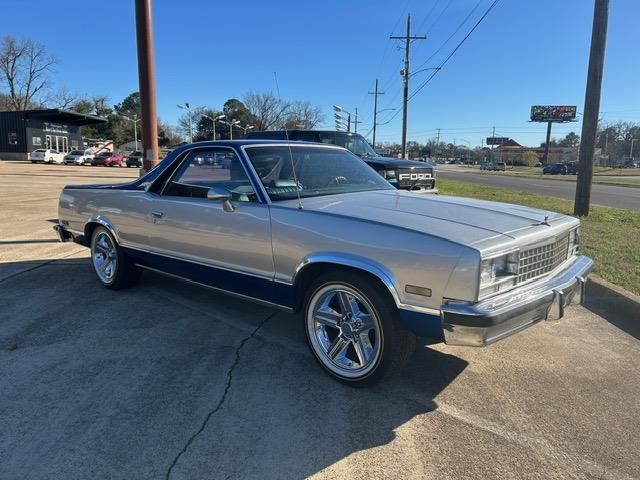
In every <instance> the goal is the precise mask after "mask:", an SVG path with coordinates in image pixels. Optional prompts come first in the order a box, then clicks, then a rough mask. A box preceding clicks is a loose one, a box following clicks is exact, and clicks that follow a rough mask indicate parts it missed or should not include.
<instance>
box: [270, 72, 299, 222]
mask: <svg viewBox="0 0 640 480" xmlns="http://www.w3.org/2000/svg"><path fill="white" fill-rule="evenodd" d="M273 78H274V79H275V81H276V91H277V92H278V100H280V102H282V97H280V87H279V86H278V74H277V73H276V72H273ZM282 126H283V127H284V134H285V136H286V137H287V147H288V148H289V160H291V171H292V172H293V181H294V182H296V194H297V195H298V210H302V198H300V184H299V183H298V176H297V175H296V166H295V164H294V163H293V152H292V151H291V143H290V142H291V140H289V131H288V130H287V122H286V120H285V122H284V123H283V124H282Z"/></svg>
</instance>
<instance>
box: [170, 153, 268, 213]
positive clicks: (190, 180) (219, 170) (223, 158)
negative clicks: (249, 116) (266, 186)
mask: <svg viewBox="0 0 640 480" xmlns="http://www.w3.org/2000/svg"><path fill="white" fill-rule="evenodd" d="M213 187H217V188H223V189H225V190H227V191H228V192H230V193H231V196H232V199H233V200H234V201H236V202H254V203H259V202H258V197H257V195H256V193H255V190H254V189H253V187H252V186H251V182H250V181H249V178H248V177H247V174H246V173H245V171H244V168H243V167H242V163H241V162H240V159H239V158H238V156H237V155H236V153H235V152H234V151H232V150H227V149H207V150H197V151H193V152H191V153H190V154H188V155H187V157H186V158H185V160H184V161H183V163H182V165H180V166H179V167H178V169H177V170H176V173H175V174H174V176H173V178H172V179H171V181H170V182H169V184H168V185H167V186H166V188H165V190H164V192H163V195H164V196H171V197H191V198H207V191H208V190H209V189H210V188H213Z"/></svg>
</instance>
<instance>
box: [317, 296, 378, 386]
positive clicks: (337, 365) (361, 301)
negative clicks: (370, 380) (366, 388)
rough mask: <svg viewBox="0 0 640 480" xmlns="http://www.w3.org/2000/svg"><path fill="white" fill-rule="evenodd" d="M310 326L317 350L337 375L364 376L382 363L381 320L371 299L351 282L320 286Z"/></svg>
mask: <svg viewBox="0 0 640 480" xmlns="http://www.w3.org/2000/svg"><path fill="white" fill-rule="evenodd" d="M306 327H307V330H308V335H309V340H310V343H311V346H312V348H313V350H314V352H315V353H316V355H317V356H318V358H319V359H320V361H321V362H322V363H323V364H324V365H325V366H326V368H328V369H329V370H331V371H332V372H334V373H335V374H337V375H340V376H342V377H347V378H358V377H362V376H365V375H366V374H367V373H369V372H370V371H371V370H372V369H373V368H374V367H375V366H376V365H377V364H378V362H379V359H380V355H381V351H382V342H383V338H382V328H381V323H380V319H379V318H378V315H377V313H376V311H375V309H374V308H373V307H372V306H371V303H370V302H369V301H368V300H367V298H366V297H365V296H364V295H363V294H362V293H360V292H358V291H357V290H355V289H353V288H351V287H349V286H348V285H343V284H331V285H326V286H324V287H322V288H320V289H318V290H317V291H316V292H315V293H314V295H313V297H312V298H311V299H310V302H309V308H308V309H307V318H306Z"/></svg>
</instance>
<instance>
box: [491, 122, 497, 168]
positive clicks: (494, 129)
mask: <svg viewBox="0 0 640 480" xmlns="http://www.w3.org/2000/svg"><path fill="white" fill-rule="evenodd" d="M491 136H492V137H493V138H496V127H493V130H492V132H491ZM493 147H495V145H494V144H493V141H491V161H492V162H493Z"/></svg>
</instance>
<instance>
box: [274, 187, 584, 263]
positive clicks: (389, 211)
mask: <svg viewBox="0 0 640 480" xmlns="http://www.w3.org/2000/svg"><path fill="white" fill-rule="evenodd" d="M302 203H303V209H304V210H305V211H312V212H318V213H324V214H332V215H340V216H346V217H352V218H355V219H360V220H365V221H371V222H376V223H385V224H388V225H392V226H395V227H399V228H403V229H408V230H412V231H418V232H421V233H425V234H427V235H432V236H436V237H440V238H444V239H447V240H450V241H452V242H455V243H458V244H463V245H466V246H471V247H473V248H476V249H478V250H482V251H486V250H492V249H493V248H494V247H498V246H499V247H500V248H504V246H505V244H514V245H519V244H527V243H532V242H534V241H539V240H540V239H542V238H546V237H549V236H553V235H555V234H557V233H559V232H561V231H565V230H567V229H569V228H570V227H571V226H573V225H577V224H578V220H576V219H575V218H573V217H569V216H566V215H562V214H559V213H555V212H550V211H546V210H538V209H534V208H528V207H523V206H520V205H512V204H508V203H499V202H490V201H484V200H474V199H469V198H462V197H450V196H444V195H424V194H419V193H411V192H405V191H399V190H379V191H374V192H358V193H349V194H340V195H329V196H323V197H311V198H303V199H302ZM283 204H286V205H287V206H291V207H292V208H297V200H288V201H286V202H278V203H277V205H283Z"/></svg>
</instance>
